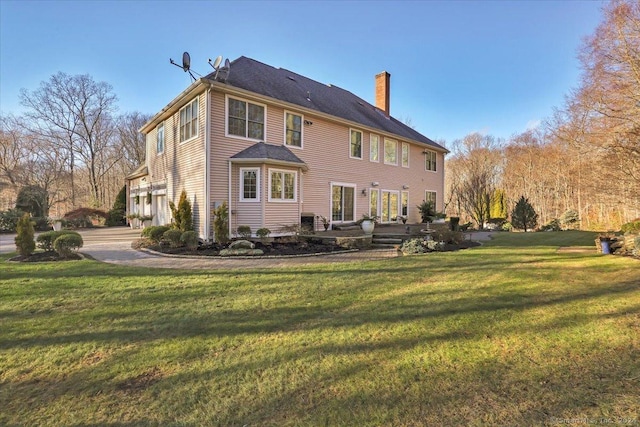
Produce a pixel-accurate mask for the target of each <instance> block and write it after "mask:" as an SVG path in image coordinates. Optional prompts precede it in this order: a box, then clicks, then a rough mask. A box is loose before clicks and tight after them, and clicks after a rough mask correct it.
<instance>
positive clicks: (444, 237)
mask: <svg viewBox="0 0 640 427" xmlns="http://www.w3.org/2000/svg"><path fill="white" fill-rule="evenodd" d="M431 236H432V237H433V240H435V241H437V242H445V243H451V244H452V245H459V244H460V243H462V241H463V240H464V236H463V234H462V233H460V232H459V231H451V230H449V229H446V228H439V229H436V230H435V231H434V233H433V234H432V235H431Z"/></svg>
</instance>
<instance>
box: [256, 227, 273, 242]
mask: <svg viewBox="0 0 640 427" xmlns="http://www.w3.org/2000/svg"><path fill="white" fill-rule="evenodd" d="M269 234H271V230H269V229H268V228H266V227H263V228H258V230H256V236H258V237H259V238H260V240H264V239H266V238H267V237H269Z"/></svg>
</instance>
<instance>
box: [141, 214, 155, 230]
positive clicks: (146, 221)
mask: <svg viewBox="0 0 640 427" xmlns="http://www.w3.org/2000/svg"><path fill="white" fill-rule="evenodd" d="M138 219H139V220H140V222H141V223H142V228H143V229H144V228H146V227H148V226H150V225H151V221H153V215H141V216H139V217H138Z"/></svg>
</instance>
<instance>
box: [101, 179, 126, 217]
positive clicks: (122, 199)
mask: <svg viewBox="0 0 640 427" xmlns="http://www.w3.org/2000/svg"><path fill="white" fill-rule="evenodd" d="M126 211H127V187H126V186H123V187H122V188H121V189H120V192H118V195H117V196H116V200H115V201H114V202H113V207H112V208H111V210H110V211H109V216H108V218H107V222H106V224H107V226H109V227H111V226H114V225H126V224H127V222H126V220H125V213H126Z"/></svg>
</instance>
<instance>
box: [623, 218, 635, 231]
mask: <svg viewBox="0 0 640 427" xmlns="http://www.w3.org/2000/svg"><path fill="white" fill-rule="evenodd" d="M620 230H622V232H623V233H640V218H638V219H634V220H633V221H630V222H627V223H626V224H622V227H620Z"/></svg>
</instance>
